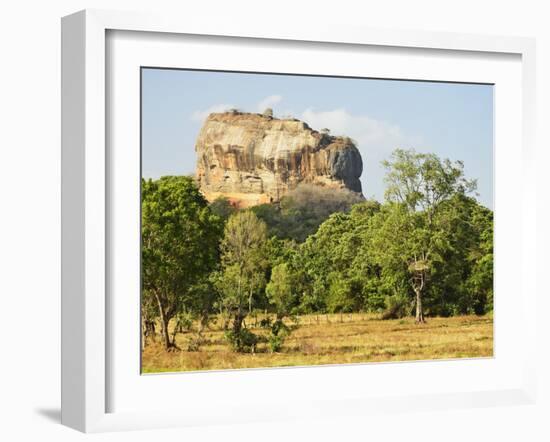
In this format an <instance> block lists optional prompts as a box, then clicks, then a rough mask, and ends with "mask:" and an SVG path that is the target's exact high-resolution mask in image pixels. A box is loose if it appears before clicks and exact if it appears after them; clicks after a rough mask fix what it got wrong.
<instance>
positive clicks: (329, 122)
mask: <svg viewBox="0 0 550 442" xmlns="http://www.w3.org/2000/svg"><path fill="white" fill-rule="evenodd" d="M302 119H303V120H304V121H306V122H307V123H308V124H309V125H310V126H311V127H312V128H314V129H317V130H320V129H323V128H328V129H330V131H331V133H332V134H333V135H346V136H348V137H351V138H353V139H354V140H355V141H357V144H358V147H359V149H360V150H364V151H365V153H372V152H373V151H384V152H385V153H387V152H391V151H392V150H393V149H395V148H397V147H401V148H408V147H414V146H413V144H418V143H419V142H420V139H418V138H417V137H411V136H407V135H406V134H404V133H403V131H402V130H401V128H400V127H399V126H398V125H396V124H394V123H390V122H388V121H383V120H377V119H375V118H371V117H369V116H367V115H352V114H350V113H349V112H348V111H346V110H345V109H335V110H331V111H320V112H318V111H315V110H314V109H307V110H306V111H304V112H303V114H302Z"/></svg>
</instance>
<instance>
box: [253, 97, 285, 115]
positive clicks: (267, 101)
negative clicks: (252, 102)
mask: <svg viewBox="0 0 550 442" xmlns="http://www.w3.org/2000/svg"><path fill="white" fill-rule="evenodd" d="M282 99H283V97H281V96H280V95H270V96H269V97H265V98H264V99H263V100H262V101H260V102H259V103H258V112H263V111H264V110H265V109H267V108H268V107H273V106H274V105H276V104H277V103H280V102H281V100H282Z"/></svg>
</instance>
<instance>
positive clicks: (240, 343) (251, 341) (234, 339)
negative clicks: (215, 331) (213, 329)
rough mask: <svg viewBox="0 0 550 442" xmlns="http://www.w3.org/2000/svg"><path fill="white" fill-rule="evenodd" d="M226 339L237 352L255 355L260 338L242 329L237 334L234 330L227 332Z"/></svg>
mask: <svg viewBox="0 0 550 442" xmlns="http://www.w3.org/2000/svg"><path fill="white" fill-rule="evenodd" d="M225 338H226V339H227V340H228V341H229V343H230V344H231V347H232V348H233V350H234V351H236V352H239V353H254V352H255V351H256V345H257V344H258V336H256V335H255V334H254V333H252V332H251V331H250V330H248V329H246V328H243V329H241V330H240V331H239V332H238V333H235V332H234V331H233V330H228V331H227V332H225Z"/></svg>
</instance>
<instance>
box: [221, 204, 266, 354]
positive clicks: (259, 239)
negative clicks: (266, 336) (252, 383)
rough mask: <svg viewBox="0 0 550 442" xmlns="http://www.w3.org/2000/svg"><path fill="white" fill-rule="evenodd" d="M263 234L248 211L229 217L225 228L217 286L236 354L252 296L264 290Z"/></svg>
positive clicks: (258, 222) (263, 229)
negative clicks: (229, 324) (228, 322)
mask: <svg viewBox="0 0 550 442" xmlns="http://www.w3.org/2000/svg"><path fill="white" fill-rule="evenodd" d="M266 231H267V228H266V225H265V223H264V222H263V221H261V220H259V219H258V218H257V217H256V215H254V213H253V212H251V211H243V212H237V213H235V214H233V215H231V217H230V218H229V220H228V221H227V223H226V225H225V230H224V237H223V240H222V244H221V250H222V271H221V272H220V273H219V275H218V278H217V283H216V285H217V288H218V290H219V292H220V294H221V296H222V299H221V304H222V305H223V306H224V308H225V309H226V310H227V311H228V312H229V314H230V315H231V316H232V318H233V326H232V330H231V332H230V335H229V337H230V340H233V343H234V345H235V348H236V349H237V350H239V351H242V350H243V349H244V347H243V345H242V344H243V342H241V334H242V333H241V331H242V323H243V321H244V319H245V317H246V316H247V315H248V314H249V313H251V311H252V308H253V303H254V295H255V294H258V293H261V290H262V289H263V288H264V286H265V272H266V268H267V260H266V257H265V244H266V239H267V235H266Z"/></svg>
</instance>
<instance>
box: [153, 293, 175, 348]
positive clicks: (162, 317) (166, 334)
mask: <svg viewBox="0 0 550 442" xmlns="http://www.w3.org/2000/svg"><path fill="white" fill-rule="evenodd" d="M155 298H156V299H157V304H158V307H159V313H160V323H161V325H162V338H163V340H164V348H165V349H166V350H169V349H170V348H171V347H173V344H172V342H170V334H169V332H168V323H169V322H170V318H169V317H168V316H167V315H166V311H165V310H164V308H163V306H162V301H161V300H160V296H159V295H158V293H156V292H155Z"/></svg>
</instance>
